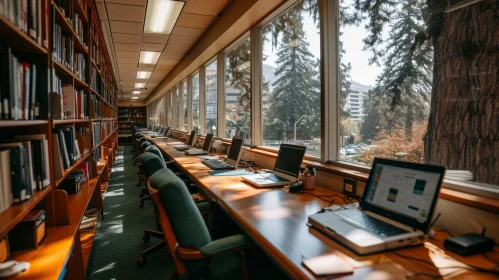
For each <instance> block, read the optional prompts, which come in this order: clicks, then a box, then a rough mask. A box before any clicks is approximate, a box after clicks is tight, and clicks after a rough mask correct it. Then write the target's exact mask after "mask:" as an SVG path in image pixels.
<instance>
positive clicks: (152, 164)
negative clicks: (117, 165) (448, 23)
mask: <svg viewBox="0 0 499 280" xmlns="http://www.w3.org/2000/svg"><path fill="white" fill-rule="evenodd" d="M139 162H140V164H139V167H140V168H141V169H142V172H143V174H144V176H145V179H147V178H148V177H151V176H152V175H153V174H154V173H155V172H156V171H158V170H160V169H163V168H166V165H165V162H164V161H163V160H161V159H160V158H159V157H158V156H157V155H156V154H154V153H151V152H145V153H142V154H141V155H140V156H139ZM146 182H147V180H146Z"/></svg>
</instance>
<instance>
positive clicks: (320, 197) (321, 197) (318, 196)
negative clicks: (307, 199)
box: [297, 191, 334, 204]
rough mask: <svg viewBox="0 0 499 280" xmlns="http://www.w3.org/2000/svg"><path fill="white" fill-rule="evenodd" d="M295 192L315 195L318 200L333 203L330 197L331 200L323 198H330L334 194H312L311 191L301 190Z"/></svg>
mask: <svg viewBox="0 0 499 280" xmlns="http://www.w3.org/2000/svg"><path fill="white" fill-rule="evenodd" d="M297 193H302V194H308V195H311V196H315V197H317V198H318V199H320V200H322V201H325V202H329V203H331V204H332V203H334V199H332V200H327V199H325V198H324V197H329V198H331V197H334V195H330V196H323V195H316V194H313V193H309V192H303V191H302V192H297Z"/></svg>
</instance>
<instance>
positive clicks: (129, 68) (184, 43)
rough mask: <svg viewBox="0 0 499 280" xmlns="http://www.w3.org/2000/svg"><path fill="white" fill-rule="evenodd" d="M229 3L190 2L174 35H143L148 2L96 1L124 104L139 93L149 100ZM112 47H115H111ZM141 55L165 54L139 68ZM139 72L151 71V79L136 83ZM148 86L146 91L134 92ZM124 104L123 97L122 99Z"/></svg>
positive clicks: (174, 29) (209, 0)
mask: <svg viewBox="0 0 499 280" xmlns="http://www.w3.org/2000/svg"><path fill="white" fill-rule="evenodd" d="M228 1H229V0H188V1H185V2H186V3H185V5H184V8H183V10H182V12H181V14H180V16H179V18H178V20H177V22H176V24H175V27H174V28H173V30H172V32H171V34H157V33H156V34H155V33H144V32H143V29H144V20H145V15H146V8H147V0H96V4H97V10H98V13H99V17H100V20H101V24H102V26H103V29H109V32H107V33H108V34H105V36H104V37H105V38H104V39H105V40H106V44H107V45H108V49H110V51H111V52H113V54H111V57H113V58H114V59H113V58H112V60H113V61H115V63H116V65H117V67H115V69H117V73H116V75H117V78H118V79H119V81H120V82H121V87H122V93H123V94H122V97H123V100H125V101H129V100H130V99H131V97H132V91H133V90H140V91H142V93H141V94H140V95H135V94H134V95H133V96H138V97H139V99H138V100H139V101H143V100H144V99H146V98H147V97H148V96H149V94H150V93H151V92H153V91H154V89H155V88H156V87H157V86H158V85H159V84H160V82H161V81H162V80H163V79H164V78H165V76H166V75H167V74H168V73H169V72H170V71H171V70H172V69H173V67H175V65H176V64H177V63H178V62H179V61H180V60H181V59H182V58H183V57H184V55H185V54H186V53H187V52H188V51H189V50H190V49H191V48H192V46H193V45H194V44H195V43H196V42H197V41H198V40H199V39H200V37H201V36H202V35H203V34H204V32H205V31H206V29H207V28H208V27H209V26H210V25H211V23H212V22H213V21H214V20H215V19H216V18H217V15H218V14H219V13H220V11H222V9H223V8H224V7H225V6H226V4H227V2H228ZM110 46H112V47H110ZM140 51H157V52H162V54H161V56H160V58H159V60H158V62H157V64H156V65H147V64H139V54H140ZM137 71H151V72H152V74H151V76H150V77H149V79H146V80H142V79H137ZM135 83H146V86H145V89H134V85H135ZM119 99H120V100H121V96H120V98H119Z"/></svg>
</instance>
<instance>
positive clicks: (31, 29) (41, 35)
mask: <svg viewBox="0 0 499 280" xmlns="http://www.w3.org/2000/svg"><path fill="white" fill-rule="evenodd" d="M47 1H49V2H50V0H0V15H2V16H3V17H5V18H7V19H8V20H9V21H11V22H12V23H13V24H15V25H16V26H17V27H18V28H19V29H20V30H21V31H23V32H24V33H26V34H28V36H30V37H31V38H33V39H34V40H35V41H36V42H37V43H38V44H39V45H42V46H44V47H45V48H48V36H49V31H48V13H47Z"/></svg>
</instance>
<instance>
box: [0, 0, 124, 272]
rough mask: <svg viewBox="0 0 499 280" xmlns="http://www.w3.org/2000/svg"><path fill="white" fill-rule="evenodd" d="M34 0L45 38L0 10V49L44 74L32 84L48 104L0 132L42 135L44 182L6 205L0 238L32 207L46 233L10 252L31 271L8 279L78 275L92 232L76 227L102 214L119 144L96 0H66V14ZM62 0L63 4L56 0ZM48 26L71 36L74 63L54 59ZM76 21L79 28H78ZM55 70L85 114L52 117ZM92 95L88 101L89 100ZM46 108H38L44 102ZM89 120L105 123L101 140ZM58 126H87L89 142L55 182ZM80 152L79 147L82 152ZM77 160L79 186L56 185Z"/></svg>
mask: <svg viewBox="0 0 499 280" xmlns="http://www.w3.org/2000/svg"><path fill="white" fill-rule="evenodd" d="M38 1H40V2H39V3H41V6H42V8H43V10H44V11H46V13H47V14H46V15H44V16H46V19H47V20H46V22H43V24H42V25H43V26H44V30H47V32H48V33H47V34H45V33H44V35H47V36H45V37H44V38H45V39H46V40H45V41H44V40H41V43H40V41H38V40H37V39H33V38H32V37H30V36H29V35H28V34H26V33H25V32H24V31H23V30H21V28H19V27H18V26H17V25H16V23H13V22H12V21H11V19H9V18H8V17H7V16H4V15H3V14H0V36H1V37H2V40H1V42H0V46H1V47H2V48H3V49H7V48H9V49H10V50H11V52H12V55H13V56H15V57H17V58H18V61H20V62H26V63H28V64H30V65H36V70H37V73H40V75H42V73H46V75H45V76H40V77H41V78H39V77H38V76H37V83H39V82H40V81H42V82H45V83H46V87H40V88H36V90H37V93H36V94H37V95H38V94H39V96H43V97H44V98H48V100H46V101H47V105H49V106H50V107H51V108H50V111H49V112H48V113H47V114H46V117H43V118H41V119H36V120H0V134H1V135H2V139H10V138H12V137H14V136H15V135H30V134H43V135H44V137H45V139H46V140H47V142H48V149H49V151H48V153H49V159H48V160H49V168H50V169H51V170H50V176H51V178H50V185H49V186H48V187H46V188H44V189H42V190H40V191H36V192H34V193H33V194H32V195H31V198H30V199H29V200H27V201H24V202H22V203H19V204H13V205H11V206H10V207H8V208H7V209H6V210H4V211H3V212H1V213H0V238H2V237H4V236H7V235H8V233H9V232H10V231H11V230H12V229H13V228H14V227H15V226H16V225H17V224H18V223H19V222H20V221H22V220H23V219H24V218H25V217H26V215H28V214H29V213H30V212H31V211H32V210H34V209H44V210H45V212H46V220H45V222H46V223H45V224H46V229H47V230H46V237H45V239H44V240H43V241H42V242H41V243H40V245H39V247H38V248H37V249H30V250H23V251H16V252H11V259H13V260H16V261H27V262H29V263H30V269H29V270H28V271H27V272H24V273H22V274H19V275H18V276H16V277H14V278H11V279H84V276H85V269H86V267H87V264H88V260H89V256H90V252H91V248H92V245H93V240H94V239H95V234H96V230H95V229H94V230H91V231H81V232H80V230H79V227H80V222H81V220H82V218H83V215H84V213H85V211H86V209H88V208H96V209H97V210H98V212H99V214H100V213H102V212H103V194H104V193H105V191H106V190H107V186H108V180H109V176H110V170H111V167H112V163H113V160H114V158H115V157H116V151H117V150H118V149H117V148H118V109H117V108H118V107H117V104H116V100H117V95H118V89H119V87H118V86H119V84H118V82H117V80H116V78H115V77H116V76H115V75H114V72H113V67H112V64H111V59H110V56H109V54H108V53H107V47H106V46H105V41H104V36H103V32H102V29H101V26H100V19H99V18H98V14H97V8H96V6H95V1H94V0H69V1H67V3H68V4H69V5H70V7H69V8H68V9H66V12H67V11H68V10H69V11H72V12H71V14H64V7H58V6H57V3H58V1H54V0H37V3H38ZM63 3H66V2H65V1H63ZM52 13H53V14H52ZM76 14H77V15H78V17H79V19H80V20H81V22H82V24H81V25H74V22H75V15H76ZM68 18H70V19H71V20H68ZM52 19H53V20H54V22H52ZM53 24H57V25H58V26H60V27H61V32H62V35H64V37H66V38H67V39H68V40H70V41H71V42H72V44H69V45H68V44H66V46H65V47H66V48H69V49H70V51H71V52H72V53H73V57H72V59H73V64H74V65H73V69H69V68H68V67H66V65H64V64H63V63H61V62H58V61H56V59H55V57H56V56H55V53H54V51H55V50H56V49H55V42H54V34H52V30H54V28H53V27H54V26H53ZM79 27H81V28H82V29H78V28H79ZM78 30H79V34H78V33H77V31H78ZM39 38H40V37H39ZM4 39H5V40H4ZM69 46H71V47H72V49H71V47H69ZM77 54H80V57H81V56H82V57H83V58H84V65H83V66H84V70H83V71H84V73H82V74H81V75H78V74H77V73H78V71H80V69H77V68H76V58H77ZM70 61H71V60H70ZM80 65H81V64H80ZM2 70H3V68H2ZM41 70H45V71H41ZM54 75H55V76H57V77H58V78H59V79H60V80H61V82H62V84H63V85H71V86H73V88H74V89H75V90H76V91H79V92H82V93H84V94H85V95H84V96H85V98H86V99H85V101H86V104H87V106H88V111H87V112H86V113H88V114H85V118H83V119H59V118H63V117H60V116H57V117H55V115H56V114H58V113H59V112H57V111H54V110H55V108H54V107H53V105H54V104H52V103H51V100H50V96H51V95H52V94H53V92H54V91H56V87H55V82H54V80H55V76H54ZM80 76H81V77H82V78H80ZM92 77H94V78H96V80H94V83H92ZM96 81H97V83H95V82H96ZM2 82H4V81H2ZM37 86H38V85H37ZM45 89H46V90H45ZM82 96H83V95H82ZM61 98H62V95H61ZM92 100H95V102H91V101H92ZM55 105H57V102H56V103H55ZM49 106H43V108H45V107H49ZM41 108H42V106H41ZM50 116H51V117H50ZM94 121H99V122H101V125H106V130H105V131H106V134H105V135H104V134H102V133H103V131H104V130H101V134H102V135H101V139H100V140H101V141H100V143H98V144H97V145H95V147H94V146H93V143H92V139H93V137H94V133H95V132H94V131H92V125H91V124H92V122H94ZM65 127H73V128H77V127H84V128H86V129H87V130H88V134H89V135H88V136H89V137H90V142H89V141H86V148H88V152H87V153H86V154H84V155H82V156H81V158H80V159H78V160H75V162H74V164H73V165H72V166H70V167H69V168H67V169H66V170H64V171H63V178H60V179H58V180H55V178H54V170H53V169H54V163H55V161H54V155H55V154H54V151H53V150H52V147H53V146H52V145H53V141H54V139H53V138H54V137H53V134H52V133H53V129H54V128H65ZM99 149H102V150H103V151H104V155H105V156H104V158H102V157H101V159H100V161H99V162H96V158H97V157H98V156H99V155H98V154H97V152H99V151H100V150H99ZM80 152H81V153H84V151H80ZM84 162H86V163H88V165H89V170H90V172H91V174H90V180H89V182H87V183H84V184H83V185H82V186H81V190H80V191H79V192H78V193H77V194H71V195H68V194H67V192H66V191H64V190H62V189H60V188H59V187H60V183H61V182H62V180H63V179H64V178H66V177H67V176H68V175H69V174H70V173H71V172H73V171H74V170H76V169H77V167H78V166H79V165H80V164H81V163H84ZM95 228H97V227H95Z"/></svg>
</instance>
